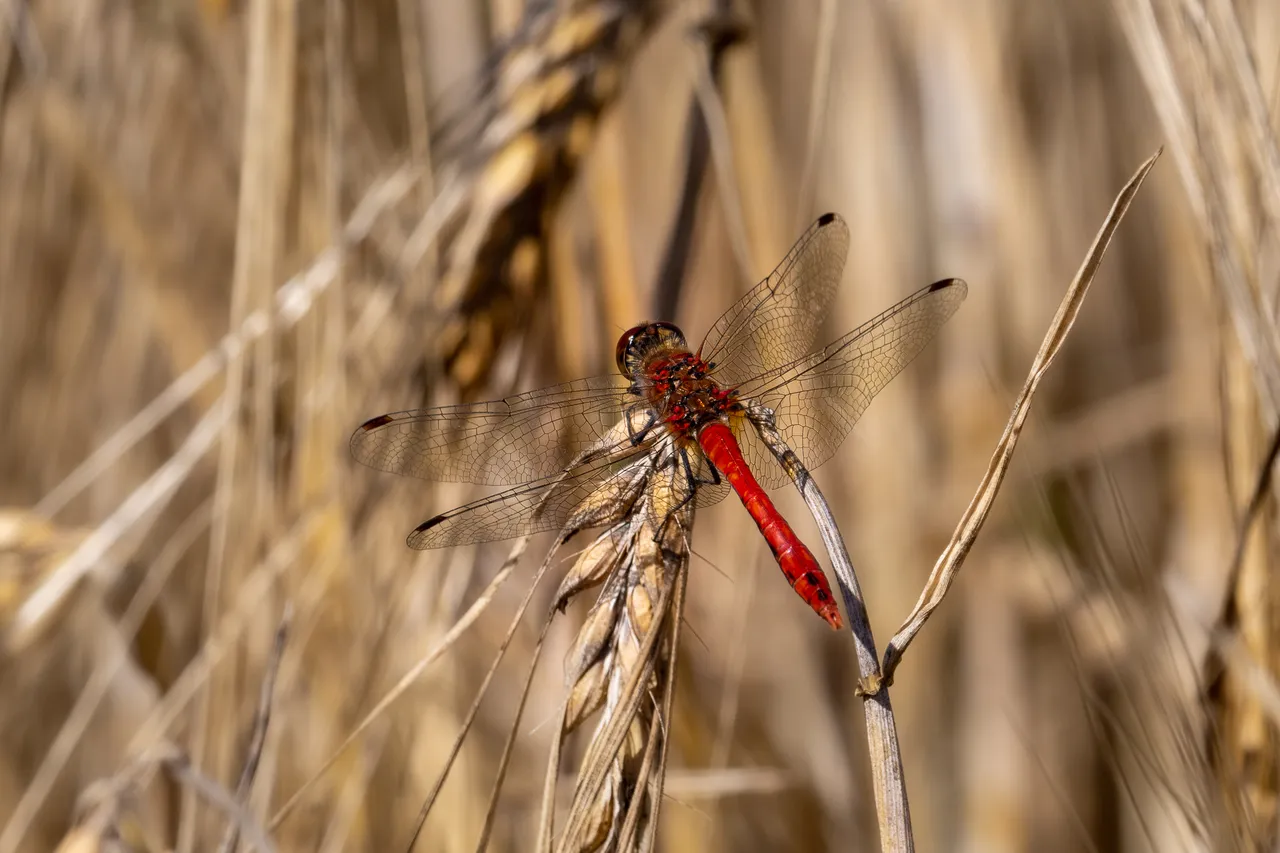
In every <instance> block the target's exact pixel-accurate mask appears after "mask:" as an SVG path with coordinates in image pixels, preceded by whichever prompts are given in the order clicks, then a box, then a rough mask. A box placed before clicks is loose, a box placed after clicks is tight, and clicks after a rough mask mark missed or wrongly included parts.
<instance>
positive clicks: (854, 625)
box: [747, 406, 915, 853]
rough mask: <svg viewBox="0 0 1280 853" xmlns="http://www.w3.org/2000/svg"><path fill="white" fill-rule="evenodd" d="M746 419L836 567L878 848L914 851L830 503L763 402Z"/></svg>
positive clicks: (857, 595)
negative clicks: (854, 664) (853, 657)
mask: <svg viewBox="0 0 1280 853" xmlns="http://www.w3.org/2000/svg"><path fill="white" fill-rule="evenodd" d="M747 415H748V419H749V420H750V421H751V424H752V426H754V427H755V429H756V432H757V433H758V434H759V435H760V438H761V440H762V441H764V443H765V445H766V446H767V447H768V448H769V451H770V452H771V453H773V455H774V457H775V458H776V459H777V460H778V462H779V463H780V464H781V465H782V468H783V470H785V471H786V472H787V475H788V476H789V477H791V481H792V482H793V483H795V486H796V489H797V490H798V491H799V492H800V496H801V497H802V498H804V502H805V504H806V505H808V507H809V512H810V513H812V514H813V518H814V521H816V522H817V523H818V530H819V532H820V533H821V534H822V543H823V544H824V545H825V546H826V548H827V554H828V555H829V556H830V557H831V565H832V567H833V568H834V569H835V572H836V584H837V585H838V586H839V587H840V594H841V596H842V597H843V598H844V607H845V612H846V615H847V616H848V618H849V630H850V632H852V634H853V639H854V646H855V648H856V650H857V656H858V674H859V675H860V676H861V680H860V682H859V687H858V695H860V696H861V697H862V699H863V711H864V713H863V719H865V720H866V725H867V748H868V750H869V752H870V758H871V781H872V786H873V791H874V793H875V801H876V818H877V821H878V823H879V826H880V849H881V850H884V851H892V853H910V851H914V850H915V840H914V838H913V836H912V834H911V809H910V807H909V805H908V803H907V785H906V778H905V775H904V773H903V769H902V754H901V751H900V749H899V746H898V728H897V725H896V723H895V722H894V718H893V705H892V704H891V703H890V701H889V690H888V684H887V683H886V682H885V681H884V679H883V678H882V677H881V674H880V661H879V655H878V654H877V652H876V641H875V637H874V636H873V635H872V633H871V622H870V621H869V620H868V618H867V607H866V603H865V602H864V600H863V597H862V587H861V586H860V585H859V584H858V576H857V574H856V573H855V572H854V570H853V563H852V561H850V559H849V551H848V549H847V548H846V547H845V544H844V537H842V536H841V535H840V529H839V527H837V526H836V521H835V517H834V516H833V515H832V513H831V507H830V505H829V504H828V503H827V500H826V498H825V497H823V495H822V490H821V489H819V488H818V484H817V483H816V482H815V481H814V479H813V477H811V476H809V471H808V470H807V469H806V468H805V467H804V464H803V463H802V462H801V461H800V458H799V457H798V456H796V454H795V451H793V450H792V449H791V448H790V447H788V446H787V443H786V442H785V441H783V440H782V436H781V435H780V434H779V433H778V430H777V426H776V425H775V423H774V417H773V412H772V411H770V410H769V409H767V408H765V407H763V406H755V407H752V408H751V409H749V410H748V412H747Z"/></svg>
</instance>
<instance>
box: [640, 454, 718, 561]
mask: <svg viewBox="0 0 1280 853" xmlns="http://www.w3.org/2000/svg"><path fill="white" fill-rule="evenodd" d="M678 452H679V454H680V464H681V466H682V467H683V468H684V475H685V481H686V482H687V483H688V484H689V489H688V492H689V493H688V494H687V495H685V496H684V497H683V498H681V499H680V503H678V504H676V505H675V506H674V507H672V508H671V510H670V511H669V512H668V513H667V517H666V518H665V519H663V520H662V524H661V525H660V526H659V527H658V534H657V536H655V537H654V539H655V540H658V539H661V538H662V537H663V536H664V535H665V533H666V529H667V525H668V524H669V523H671V521H672V520H673V519H674V518H675V517H676V513H678V512H680V510H682V509H684V508H685V506H687V505H688V503H689V502H690V501H691V500H693V499H694V498H696V497H697V496H698V486H718V485H720V472H719V471H717V470H716V466H714V465H712V466H710V467H711V478H710V479H705V478H703V477H699V476H698V475H697V474H695V473H693V464H692V463H691V462H690V461H689V451H688V449H686V448H684V447H681V448H679V450H678Z"/></svg>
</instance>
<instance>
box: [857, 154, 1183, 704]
mask: <svg viewBox="0 0 1280 853" xmlns="http://www.w3.org/2000/svg"><path fill="white" fill-rule="evenodd" d="M1160 153H1161V151H1159V150H1158V151H1156V153H1155V154H1153V155H1151V157H1150V158H1148V159H1147V161H1146V162H1145V163H1143V164H1142V165H1141V166H1140V167H1139V168H1138V171H1137V172H1136V173H1135V174H1134V176H1133V177H1132V178H1130V179H1129V182H1128V183H1127V184H1125V187H1124V189H1122V190H1121V191H1120V194H1119V195H1118V196H1117V197H1116V200H1115V203H1114V204H1112V206H1111V211H1110V212H1109V213H1108V214H1107V218H1106V220H1105V221H1104V222H1103V223H1102V228H1101V229H1100V230H1099V231H1098V235H1097V237H1095V238H1094V241H1093V245H1092V246H1090V247H1089V252H1088V254H1086V255H1085V258H1084V262H1083V263H1082V264H1081V265H1080V269H1079V270H1078V271H1077V272H1076V275H1075V278H1074V280H1072V282H1071V286H1070V287H1069V288H1067V293H1066V295H1065V296H1064V297H1063V299H1062V303H1061V304H1060V305H1059V307H1058V313H1057V315H1056V316H1054V318H1053V323H1052V325H1051V326H1050V327H1049V331H1048V333H1047V334H1046V335H1045V338H1044V341H1043V343H1041V345H1040V351H1039V352H1038V353H1037V354H1036V358H1035V361H1033V362H1032V364H1031V372H1030V374H1029V375H1028V377H1027V381H1026V384H1024V385H1023V387H1022V393H1021V394H1019V395H1018V400H1017V402H1016V403H1015V404H1014V407H1013V412H1012V413H1011V414H1010V416H1009V422H1008V424H1007V425H1006V426H1005V430H1004V434H1003V435H1001V436H1000V441H999V442H998V443H997V444H996V449H995V453H993V454H992V457H991V463H990V465H989V466H988V468H987V472H986V474H985V475H984V476H983V478H982V482H981V483H980V484H979V486H978V491H977V493H976V494H975V495H974V497H973V500H972V501H970V502H969V506H968V508H967V509H966V510H965V512H964V515H963V516H961V518H960V522H959V524H958V525H957V526H956V530H955V533H953V534H952V536H951V541H950V542H948V543H947V547H946V548H945V549H943V552H942V554H941V555H940V556H939V557H938V561H937V562H936V563H935V564H934V567H933V570H932V571H931V572H930V573H929V579H928V581H926V583H925V588H924V590H923V591H922V592H921V593H920V598H919V600H918V601H917V602H916V606H915V608H914V609H913V610H912V611H911V614H910V615H909V616H907V618H906V620H905V621H904V622H903V623H902V626H901V627H900V628H898V632H897V633H896V634H894V636H893V639H892V640H890V641H889V645H888V647H887V648H886V649H885V653H884V664H883V667H882V669H883V678H885V679H890V680H891V679H892V678H893V671H894V669H895V668H897V665H898V662H899V661H900V660H901V659H902V655H903V654H904V653H905V652H906V650H907V646H909V645H910V644H911V641H912V640H913V639H914V638H915V636H916V634H918V633H919V632H920V629H921V628H922V627H924V623H925V622H926V621H928V619H929V616H930V615H931V614H932V613H933V611H934V610H935V609H937V607H938V605H939V604H941V603H942V599H943V597H944V596H946V594H947V590H949V589H950V588H951V584H952V583H953V582H954V581H955V578H956V574H957V573H958V572H959V570H960V566H961V565H962V564H963V563H964V559H965V556H966V555H967V554H968V553H969V549H970V548H972V547H973V543H974V540H975V539H977V537H978V533H979V531H981V530H982V525H983V523H984V522H985V521H986V519H987V514H988V513H989V512H990V511H991V505H992V504H993V503H994V502H995V498H996V493H997V492H999V490H1000V485H1001V483H1003V482H1004V477H1005V474H1006V473H1007V472H1008V470H1009V463H1010V462H1011V461H1012V459H1013V451H1014V448H1015V447H1016V446H1017V443H1018V437H1019V436H1020V435H1021V434H1022V427H1023V425H1024V423H1025V422H1026V419H1027V415H1028V414H1029V413H1030V411H1031V399H1032V397H1033V396H1034V395H1035V392H1036V388H1037V387H1038V386H1039V385H1040V380H1041V379H1042V378H1043V377H1044V374H1045V372H1046V371H1047V370H1048V369H1049V365H1050V364H1051V363H1052V362H1053V359H1054V357H1055V356H1057V354H1058V352H1059V350H1061V349H1062V345H1063V343H1065V342H1066V339H1067V335H1068V334H1069V333H1070V331H1071V326H1072V324H1073V323H1074V322H1075V319H1076V316H1077V314H1079V312H1080V306H1081V305H1082V304H1083V303H1084V298H1085V295H1086V294H1087V293H1088V292H1089V285H1090V284H1091V283H1092V282H1093V278H1094V275H1095V274H1096V273H1097V271H1098V267H1099V265H1100V264H1101V263H1102V257H1103V255H1105V254H1106V251H1107V246H1109V245H1110V243H1111V238H1112V236H1113V235H1114V234H1115V231H1116V228H1117V227H1119V225H1120V220H1121V219H1123V218H1124V214H1125V212H1126V211H1127V210H1128V209H1129V205H1130V204H1131V203H1132V202H1133V199H1134V196H1136V195H1137V192H1138V188H1139V187H1141V186H1142V182H1143V180H1144V179H1146V177H1147V174H1148V173H1149V172H1150V171H1151V168H1152V167H1153V166H1154V165H1155V162H1156V160H1157V159H1158V158H1159V157H1160Z"/></svg>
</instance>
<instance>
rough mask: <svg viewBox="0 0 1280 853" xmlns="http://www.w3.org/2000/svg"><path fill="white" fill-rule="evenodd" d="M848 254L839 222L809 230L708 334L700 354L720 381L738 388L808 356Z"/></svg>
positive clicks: (832, 219)
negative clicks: (776, 265)
mask: <svg viewBox="0 0 1280 853" xmlns="http://www.w3.org/2000/svg"><path fill="white" fill-rule="evenodd" d="M848 253H849V227H848V226H847V225H845V222H844V220H843V219H841V218H840V217H839V216H837V215H836V214H834V213H827V214H824V215H822V216H821V217H819V218H818V220H817V221H816V222H814V223H813V225H811V226H809V230H808V231H806V232H805V233H804V235H803V236H802V237H801V238H800V239H799V240H797V241H796V244H795V245H794V246H792V247H791V251H790V252H788V253H787V256H786V257H785V258H783V259H782V263H780V264H778V267H777V269H775V270H774V271H773V272H772V273H771V274H770V275H769V277H768V278H766V279H765V280H764V281H762V282H760V283H759V284H757V285H756V286H755V287H753V288H751V290H750V291H748V292H747V294H746V295H745V296H743V297H742V298H741V299H739V300H738V301H737V302H736V303H735V304H734V305H733V307H732V308H730V309H729V310H728V311H726V312H725V313H724V314H723V315H722V316H721V317H720V319H719V320H717V321H716V324H715V325H714V326H712V327H711V331H709V332H707V336H706V338H705V339H704V340H703V342H702V347H701V349H700V350H699V351H698V352H699V355H700V356H701V357H702V358H703V359H705V360H706V361H710V362H714V363H715V365H716V366H715V368H714V369H713V371H712V373H713V375H714V376H715V378H716V380H717V381H718V382H721V383H723V384H725V385H737V384H739V383H741V382H744V381H746V380H748V379H750V378H751V377H754V376H759V375H760V374H764V373H768V372H770V371H773V370H777V369H779V368H781V367H783V366H785V365H788V364H791V363H792V362H793V361H795V360H796V359H798V358H801V357H802V356H804V355H805V354H806V353H808V352H810V351H811V350H812V349H813V342H814V338H815V336H816V335H817V333H818V329H819V327H820V326H821V325H822V322H823V320H825V319H826V316H827V313H828V309H830V307H831V301H832V299H833V298H834V296H835V292H836V288H837V287H839V285H840V276H841V274H842V273H843V272H844V262H845V257H846V256H847V255H848Z"/></svg>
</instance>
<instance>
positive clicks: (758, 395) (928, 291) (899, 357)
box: [739, 278, 968, 488]
mask: <svg viewBox="0 0 1280 853" xmlns="http://www.w3.org/2000/svg"><path fill="white" fill-rule="evenodd" d="M967 294H968V286H967V285H966V284H965V283H964V282H963V281H961V280H960V279H956V278H952V279H944V280H942V281H938V282H935V283H934V284H931V285H928V286H927V287H923V288H921V289H920V290H917V291H916V292H915V293H913V294H911V295H910V296H908V297H907V298H906V299H904V300H902V301H901V302H899V303H898V304H897V305H894V306H893V307H892V308H890V309H888V310H887V311H884V312H883V313H881V314H880V315H879V316H877V317H874V318H872V319H871V320H868V321H867V322H866V323H863V324H862V325H861V326H859V327H858V328H856V329H854V330H853V331H852V332H849V333H848V334H846V335H844V336H843V337H841V338H839V339H837V340H835V341H833V342H832V343H830V344H828V345H827V346H825V347H823V348H822V349H820V350H818V351H816V352H813V353H810V354H809V355H806V356H804V357H803V358H800V359H797V360H795V361H794V362H792V363H790V364H788V365H786V366H785V367H782V368H781V369H778V370H775V371H773V372H771V373H766V374H763V375H760V376H757V377H755V378H753V379H751V380H748V381H747V382H744V383H743V384H742V385H741V386H740V387H739V394H740V395H741V397H742V398H743V400H744V401H752V402H755V403H759V404H761V405H764V406H767V407H768V408H769V409H771V410H773V413H774V416H775V418H776V419H777V427H778V432H779V433H780V434H781V435H782V437H783V440H784V441H786V442H787V444H788V445H789V446H790V447H791V449H792V450H794V451H795V452H796V454H797V455H798V456H799V457H800V459H801V460H802V461H803V462H804V463H805V465H806V466H807V467H808V468H809V469H810V470H812V469H814V468H817V467H818V466H819V465H821V464H822V463H824V462H826V461H827V460H828V459H830V458H831V457H832V455H834V454H835V452H836V450H837V449H838V448H839V447H840V444H841V443H842V442H843V441H844V440H845V438H846V437H847V436H848V435H849V432H850V430H852V428H853V425H854V424H855V423H856V422H857V421H858V419H859V418H860V417H862V414H863V412H865V411H866V409H867V407H868V406H869V405H871V401H872V399H874V398H875V396H876V395H877V394H879V393H880V391H882V390H883V389H884V387H885V386H886V385H888V384H889V382H890V381H891V380H892V379H893V378H894V377H895V376H897V375H898V374H899V373H901V372H902V369H903V368H904V367H906V366H907V365H908V364H910V363H911V361H912V360H913V359H915V357H916V356H918V355H919V354H920V352H921V351H922V350H923V349H924V348H925V346H927V345H928V343H929V342H930V341H931V340H933V338H934V337H935V336H936V335H937V333H938V331H939V330H940V329H941V328H942V326H943V325H944V324H945V323H946V322H947V320H948V319H950V317H951V315H952V314H954V313H955V312H956V309H958V308H959V307H960V303H962V302H963V301H964V298H965V296H966V295H967ZM742 432H743V434H744V436H745V438H740V442H741V444H742V449H743V455H744V456H745V457H746V459H747V462H748V464H749V465H750V466H751V468H752V470H753V471H754V472H755V474H756V477H757V478H758V479H759V480H760V482H761V483H762V484H763V485H764V486H765V487H766V488H778V487H779V486H782V485H784V484H786V483H787V482H788V479H787V475H786V473H785V472H784V471H783V470H782V469H781V468H780V467H779V466H778V464H777V462H776V461H775V460H774V458H773V454H771V453H770V452H769V450H768V448H766V447H765V446H764V443H763V442H761V441H760V440H759V439H758V437H756V436H754V435H750V433H751V432H752V431H751V430H743V431H742Z"/></svg>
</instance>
